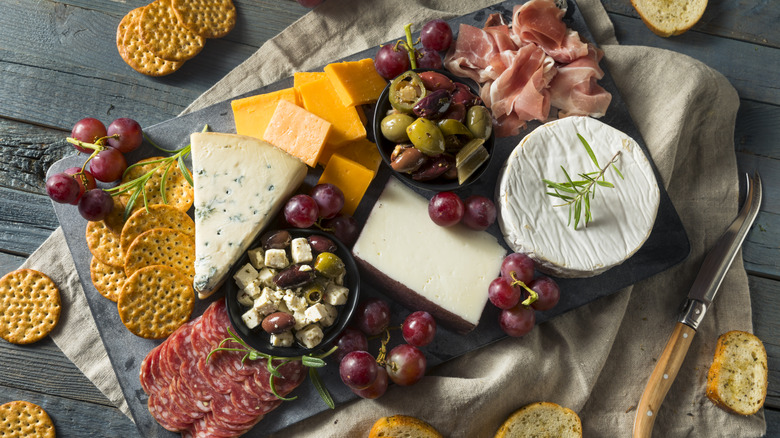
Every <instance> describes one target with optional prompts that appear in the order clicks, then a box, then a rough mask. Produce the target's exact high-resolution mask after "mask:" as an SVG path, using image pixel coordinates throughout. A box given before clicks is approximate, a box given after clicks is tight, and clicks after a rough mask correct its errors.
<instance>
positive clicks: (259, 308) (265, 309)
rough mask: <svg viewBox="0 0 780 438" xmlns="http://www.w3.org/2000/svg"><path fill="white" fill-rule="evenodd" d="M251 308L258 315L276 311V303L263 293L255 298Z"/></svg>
mask: <svg viewBox="0 0 780 438" xmlns="http://www.w3.org/2000/svg"><path fill="white" fill-rule="evenodd" d="M252 308H253V309H255V312H257V314H258V315H260V316H265V315H268V314H271V313H274V312H276V308H277V306H276V303H274V302H273V300H271V297H270V296H268V295H267V294H265V293H263V294H261V295H260V298H258V299H256V300H255V302H254V304H253V305H252Z"/></svg>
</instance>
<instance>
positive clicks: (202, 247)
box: [190, 132, 307, 298]
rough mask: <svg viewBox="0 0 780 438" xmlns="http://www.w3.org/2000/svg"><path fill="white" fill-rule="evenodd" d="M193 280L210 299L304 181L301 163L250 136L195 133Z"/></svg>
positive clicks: (303, 167) (197, 288)
mask: <svg viewBox="0 0 780 438" xmlns="http://www.w3.org/2000/svg"><path fill="white" fill-rule="evenodd" d="M190 140H191V143H192V174H193V179H194V182H195V279H194V288H195V291H196V292H197V293H198V296H199V297H200V298H205V297H207V296H209V295H211V294H212V293H213V292H214V291H215V290H216V289H217V288H218V287H219V286H220V285H221V284H222V282H223V281H224V280H225V277H226V276H227V274H228V272H229V271H230V268H231V267H232V266H233V264H234V263H235V262H236V260H238V258H239V257H240V256H241V255H242V254H243V253H244V252H245V251H246V250H247V249H248V247H249V245H250V243H251V242H252V241H253V240H254V239H255V237H256V236H257V235H258V234H259V233H260V232H261V231H262V230H263V228H265V226H266V225H267V224H268V223H269V222H270V221H271V220H273V217H274V216H275V215H276V213H277V212H278V211H279V209H280V208H281V207H282V205H283V204H284V202H285V201H286V200H287V199H288V198H289V196H290V195H291V194H292V193H293V192H294V191H295V190H296V189H297V188H298V186H299V185H300V184H301V182H303V179H304V177H305V176H306V170H307V167H306V165H305V164H303V162H301V160H299V159H297V158H295V157H293V156H291V155H289V154H287V153H286V152H284V151H282V150H281V149H278V148H276V147H274V146H273V145H271V144H269V143H266V142H264V141H262V140H258V139H256V138H253V137H247V136H241V135H235V134H220V133H214V132H203V133H195V134H192V135H191V137H190Z"/></svg>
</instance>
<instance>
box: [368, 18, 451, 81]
mask: <svg viewBox="0 0 780 438" xmlns="http://www.w3.org/2000/svg"><path fill="white" fill-rule="evenodd" d="M420 42H421V43H422V46H423V49H422V50H421V51H420V50H417V49H416V48H414V47H407V44H405V43H401V44H387V45H384V46H382V47H380V48H379V51H378V52H377V53H376V56H375V57H374V67H376V71H377V72H378V73H379V74H380V75H381V76H382V77H383V78H385V79H388V80H390V79H393V78H394V77H396V76H398V75H400V74H401V73H403V72H405V71H407V70H409V69H410V68H411V62H410V59H409V52H413V53H414V56H415V59H416V61H417V68H427V69H441V68H442V66H443V61H442V57H441V53H440V52H443V51H446V50H447V49H449V48H450V44H452V29H451V28H450V25H449V24H447V22H446V21H444V20H441V19H436V20H431V21H429V22H427V23H425V25H424V26H423V28H422V30H421V31H420Z"/></svg>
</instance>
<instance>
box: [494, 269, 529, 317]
mask: <svg viewBox="0 0 780 438" xmlns="http://www.w3.org/2000/svg"><path fill="white" fill-rule="evenodd" d="M522 296H523V293H522V291H521V290H520V288H519V287H513V286H512V285H510V284H509V282H508V281H507V279H506V277H498V278H496V279H495V280H493V281H491V282H490V286H488V298H489V299H490V302H491V303H493V305H494V306H496V307H498V308H499V309H504V310H506V309H511V308H512V307H515V306H516V305H517V303H519V302H520V298H521V297H522Z"/></svg>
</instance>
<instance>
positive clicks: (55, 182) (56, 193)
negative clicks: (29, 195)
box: [46, 173, 81, 204]
mask: <svg viewBox="0 0 780 438" xmlns="http://www.w3.org/2000/svg"><path fill="white" fill-rule="evenodd" d="M79 189H80V186H79V183H78V181H76V180H75V179H73V178H72V177H71V176H70V175H68V174H66V173H55V174H54V175H52V176H50V177H49V178H48V179H47V180H46V193H47V194H48V195H49V198H51V200H52V201H54V202H58V203H60V204H73V203H74V202H76V201H78V199H79V196H80V195H81V192H80V191H79Z"/></svg>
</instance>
